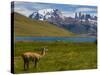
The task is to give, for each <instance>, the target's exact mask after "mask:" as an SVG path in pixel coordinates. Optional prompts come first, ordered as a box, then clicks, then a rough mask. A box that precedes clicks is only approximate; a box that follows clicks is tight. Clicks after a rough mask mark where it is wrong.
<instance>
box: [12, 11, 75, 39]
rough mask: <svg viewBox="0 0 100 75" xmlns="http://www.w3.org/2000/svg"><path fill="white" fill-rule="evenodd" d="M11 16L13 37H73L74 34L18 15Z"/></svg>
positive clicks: (44, 22)
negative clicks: (12, 18) (12, 19)
mask: <svg viewBox="0 0 100 75" xmlns="http://www.w3.org/2000/svg"><path fill="white" fill-rule="evenodd" d="M12 15H14V33H15V36H39V37H42V36H46V37H47V36H55V37H66V36H75V34H73V33H71V32H69V31H67V30H64V29H63V28H60V27H57V26H55V25H53V24H50V23H48V22H46V21H37V20H33V19H30V18H27V17H25V16H23V15H21V14H18V13H14V14H12Z"/></svg>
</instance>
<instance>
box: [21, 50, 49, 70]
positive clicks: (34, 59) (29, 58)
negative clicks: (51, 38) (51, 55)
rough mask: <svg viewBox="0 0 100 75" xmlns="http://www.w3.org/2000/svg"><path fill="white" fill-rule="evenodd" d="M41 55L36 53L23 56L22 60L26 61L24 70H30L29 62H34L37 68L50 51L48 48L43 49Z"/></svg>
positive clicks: (26, 53) (27, 53)
mask: <svg viewBox="0 0 100 75" xmlns="http://www.w3.org/2000/svg"><path fill="white" fill-rule="evenodd" d="M40 50H41V53H36V52H25V53H23V54H22V58H23V61H24V70H28V69H29V62H30V61H32V62H33V64H34V67H35V68H36V67H37V64H38V61H39V60H40V58H41V57H43V56H44V55H45V53H46V51H48V49H47V48H41V49H40Z"/></svg>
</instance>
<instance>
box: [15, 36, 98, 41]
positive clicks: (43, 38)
mask: <svg viewBox="0 0 100 75" xmlns="http://www.w3.org/2000/svg"><path fill="white" fill-rule="evenodd" d="M16 41H65V42H94V41H96V38H87V37H84V38H83V37H82V38H81V37H16Z"/></svg>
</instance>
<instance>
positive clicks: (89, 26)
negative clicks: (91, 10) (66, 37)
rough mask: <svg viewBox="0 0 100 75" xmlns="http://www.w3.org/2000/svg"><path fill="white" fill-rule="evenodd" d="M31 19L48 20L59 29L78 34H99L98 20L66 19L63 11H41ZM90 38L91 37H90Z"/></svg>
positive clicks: (36, 12) (34, 13) (33, 14)
mask: <svg viewBox="0 0 100 75" xmlns="http://www.w3.org/2000/svg"><path fill="white" fill-rule="evenodd" d="M29 18H32V19H36V20H42V21H44V20H46V21H48V22H49V23H52V24H54V25H56V26H58V27H61V28H64V29H67V30H69V31H71V32H73V33H76V34H91V35H94V34H96V32H97V23H96V20H93V21H92V20H89V19H88V21H87V20H85V19H84V21H83V20H81V19H76V18H72V17H66V16H64V15H63V13H62V11H60V10H58V9H41V10H38V11H35V12H33V13H32V14H31V15H30V16H29ZM89 36H90V35H89Z"/></svg>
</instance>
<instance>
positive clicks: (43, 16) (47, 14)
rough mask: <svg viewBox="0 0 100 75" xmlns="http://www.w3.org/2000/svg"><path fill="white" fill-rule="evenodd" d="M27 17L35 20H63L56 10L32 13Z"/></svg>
mask: <svg viewBox="0 0 100 75" xmlns="http://www.w3.org/2000/svg"><path fill="white" fill-rule="evenodd" d="M29 17H30V18H32V19H37V20H50V18H64V16H63V15H62V12H61V11H59V10H58V9H42V10H38V11H36V12H33V13H32V14H31V15H30V16H29Z"/></svg>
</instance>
